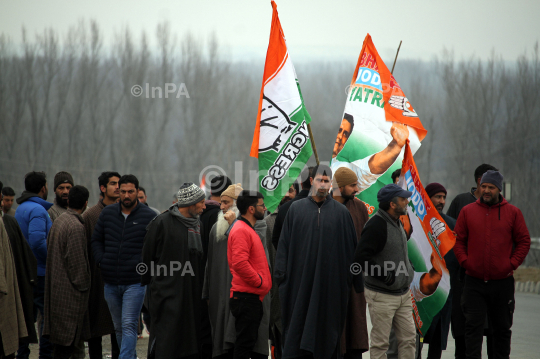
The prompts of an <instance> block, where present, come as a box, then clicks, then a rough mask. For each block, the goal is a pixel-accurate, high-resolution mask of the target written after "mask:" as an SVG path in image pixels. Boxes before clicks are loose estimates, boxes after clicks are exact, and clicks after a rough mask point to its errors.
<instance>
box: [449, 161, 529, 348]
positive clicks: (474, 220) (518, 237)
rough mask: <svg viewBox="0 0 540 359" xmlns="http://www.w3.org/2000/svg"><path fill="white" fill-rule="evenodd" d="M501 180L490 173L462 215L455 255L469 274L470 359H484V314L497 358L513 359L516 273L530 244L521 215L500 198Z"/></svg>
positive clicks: (467, 329)
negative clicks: (491, 329) (491, 333)
mask: <svg viewBox="0 0 540 359" xmlns="http://www.w3.org/2000/svg"><path fill="white" fill-rule="evenodd" d="M502 183H503V176H502V174H501V173H500V172H498V171H492V170H489V171H487V172H486V173H485V174H484V175H483V176H482V179H481V181H480V190H481V197H480V198H479V199H478V200H477V201H476V202H475V203H472V204H470V205H468V206H466V207H464V208H463V209H462V210H461V213H460V214H459V217H458V220H457V223H456V229H455V231H456V234H457V239H456V245H455V246H454V253H455V254H456V257H457V259H458V261H459V264H460V265H461V266H462V267H463V268H464V269H465V270H466V272H465V274H466V275H465V281H464V285H463V295H462V296H461V306H462V309H463V313H464V314H465V318H466V324H465V343H466V351H467V358H481V356H482V333H483V329H484V321H485V318H486V314H487V316H488V318H489V319H490V323H491V325H492V328H493V337H494V338H493V339H494V352H495V354H496V357H497V358H509V357H510V341H511V336H512V331H511V330H510V328H511V327H512V320H513V315H514V308H515V300H514V277H513V273H514V270H516V269H517V268H518V267H519V266H520V265H521V264H522V263H523V261H524V260H525V257H526V256H527V253H528V252H529V248H530V245H531V238H530V236H529V231H528V229H527V225H526V224H525V219H524V218H523V214H522V213H521V211H520V210H519V209H518V208H517V207H515V206H513V205H511V204H509V203H508V202H507V201H506V199H504V197H503V196H501V194H500V193H501V190H502Z"/></svg>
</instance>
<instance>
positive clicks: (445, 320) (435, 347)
mask: <svg viewBox="0 0 540 359" xmlns="http://www.w3.org/2000/svg"><path fill="white" fill-rule="evenodd" d="M426 193H427V195H428V197H429V198H430V200H431V203H432V204H433V206H434V207H435V209H436V210H437V212H439V215H440V216H441V217H442V219H443V220H444V222H441V221H439V220H437V219H433V220H432V222H431V228H432V230H433V234H434V235H435V238H436V240H437V241H438V238H437V237H438V236H439V234H441V233H443V232H444V231H445V230H446V227H448V228H449V229H450V230H452V231H453V230H454V227H455V225H456V220H455V219H454V218H452V217H450V216H447V215H446V214H444V213H443V209H444V205H445V204H446V194H447V192H446V188H444V186H443V185H442V184H440V183H436V182H433V183H430V184H428V185H427V186H426ZM444 260H445V262H446V268H447V269H448V271H449V273H450V294H449V295H448V298H447V300H446V303H445V305H444V307H443V308H442V309H441V311H440V312H439V313H438V314H437V315H436V316H435V317H433V320H432V321H431V325H430V326H429V329H428V331H427V332H426V333H425V335H424V344H429V350H428V356H427V357H428V359H431V358H440V357H441V355H442V351H443V350H445V349H446V345H447V342H448V332H449V329H450V319H451V316H452V303H453V301H454V302H455V301H456V300H458V302H457V305H458V306H459V297H458V298H456V297H457V296H456V297H454V296H453V294H454V293H453V291H452V289H453V286H454V283H455V282H456V281H459V264H458V262H457V259H456V256H455V255H454V251H453V250H450V251H448V253H446V255H445V256H444ZM434 274H435V273H434ZM437 277H438V278H439V281H440V278H441V277H439V276H438V275H437ZM421 350H422V344H420V351H421ZM418 354H419V353H417V357H419V356H420V355H418Z"/></svg>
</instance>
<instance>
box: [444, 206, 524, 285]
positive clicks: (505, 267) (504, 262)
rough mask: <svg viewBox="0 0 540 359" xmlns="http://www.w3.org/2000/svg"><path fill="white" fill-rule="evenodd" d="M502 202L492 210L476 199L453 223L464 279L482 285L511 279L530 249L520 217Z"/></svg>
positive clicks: (456, 252) (511, 207)
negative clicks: (472, 280) (480, 280)
mask: <svg viewBox="0 0 540 359" xmlns="http://www.w3.org/2000/svg"><path fill="white" fill-rule="evenodd" d="M501 199H502V200H501V201H500V202H499V203H497V204H495V205H492V206H489V205H487V204H486V203H484V202H483V201H482V200H481V199H478V200H477V201H476V202H475V203H471V204H469V205H468V206H465V207H464V208H463V209H462V210H461V213H460V214H459V217H458V220H457V223H456V228H455V232H456V234H457V240H456V244H455V246H454V253H455V254H456V257H457V259H458V261H459V264H460V265H461V266H462V267H463V268H465V270H466V274H467V275H469V276H471V277H475V278H479V279H482V280H484V281H488V280H494V279H504V278H506V277H509V276H511V275H512V274H513V273H514V270H515V269H517V267H519V266H520V265H521V263H523V261H524V260H525V257H526V256H527V253H528V252H529V248H530V246H531V237H530V236H529V231H528V229H527V225H526V224H525V219H524V218H523V214H522V213H521V211H520V210H519V209H518V208H517V207H515V206H513V205H511V204H509V203H508V202H507V201H506V199H504V198H503V197H502V196H501Z"/></svg>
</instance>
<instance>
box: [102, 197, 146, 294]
mask: <svg viewBox="0 0 540 359" xmlns="http://www.w3.org/2000/svg"><path fill="white" fill-rule="evenodd" d="M155 217H156V213H155V212H154V211H153V210H152V209H150V207H147V206H145V205H143V204H141V203H140V202H139V203H137V206H136V207H135V208H134V209H133V210H132V211H131V213H130V214H129V216H128V217H127V218H124V215H123V214H122V211H121V207H120V203H115V204H112V205H109V206H107V207H105V208H103V211H101V214H100V215H99V219H98V222H97V224H96V227H95V228H94V234H93V235H92V252H93V253H94V259H95V261H96V263H98V265H99V267H100V268H101V275H102V276H103V280H104V281H105V283H108V284H115V285H129V284H135V283H140V282H141V275H140V274H139V273H137V270H136V268H137V264H139V263H140V262H141V253H142V248H143V243H144V236H145V235H146V226H148V224H149V223H150V222H151V221H152V220H153V219H154V218H155Z"/></svg>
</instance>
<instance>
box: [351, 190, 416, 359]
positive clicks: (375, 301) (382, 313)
mask: <svg viewBox="0 0 540 359" xmlns="http://www.w3.org/2000/svg"><path fill="white" fill-rule="evenodd" d="M411 195H412V192H409V191H406V190H404V189H402V188H401V187H399V186H398V185H395V184H389V185H386V186H384V187H383V188H381V190H380V191H379V193H378V194H377V200H378V202H379V210H378V211H377V213H375V215H374V216H373V217H372V218H371V219H370V220H369V221H368V222H367V224H366V225H365V227H364V230H363V231H362V236H361V238H360V241H359V242H358V247H357V248H356V254H355V262H356V263H355V264H356V265H357V266H361V268H362V271H363V272H364V278H365V292H364V294H365V297H366V302H367V304H368V309H369V314H370V317H371V323H372V325H373V328H372V330H371V335H370V338H371V342H370V348H369V350H370V356H371V358H372V359H374V358H386V350H387V349H388V345H389V341H388V337H389V335H390V329H391V327H392V323H394V329H395V333H396V337H397V340H398V348H399V349H398V350H399V354H400V357H402V358H414V353H415V341H416V331H415V326H414V321H413V317H412V314H411V313H412V301H411V293H410V289H409V286H410V284H411V282H412V280H413V275H414V271H413V268H412V266H411V263H410V262H409V255H408V251H407V236H406V234H405V231H404V229H403V225H402V224H401V221H400V220H399V216H401V215H405V214H407V203H408V202H409V200H408V198H409V197H411ZM353 266H354V264H353ZM353 266H351V270H355V268H353ZM358 268H359V267H358Z"/></svg>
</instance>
